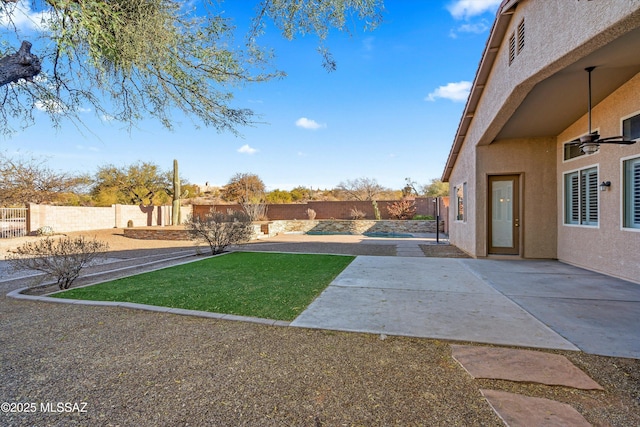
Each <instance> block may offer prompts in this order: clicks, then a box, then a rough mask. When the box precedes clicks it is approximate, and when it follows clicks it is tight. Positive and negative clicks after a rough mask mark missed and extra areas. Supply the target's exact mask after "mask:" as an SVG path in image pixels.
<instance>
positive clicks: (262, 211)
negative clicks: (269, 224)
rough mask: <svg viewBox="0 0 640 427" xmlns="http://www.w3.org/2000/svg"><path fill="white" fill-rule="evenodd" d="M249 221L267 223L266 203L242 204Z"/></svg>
mask: <svg viewBox="0 0 640 427" xmlns="http://www.w3.org/2000/svg"><path fill="white" fill-rule="evenodd" d="M242 208H243V209H244V211H245V213H246V214H247V216H248V217H249V220H250V221H268V220H269V218H268V217H267V205H266V203H242Z"/></svg>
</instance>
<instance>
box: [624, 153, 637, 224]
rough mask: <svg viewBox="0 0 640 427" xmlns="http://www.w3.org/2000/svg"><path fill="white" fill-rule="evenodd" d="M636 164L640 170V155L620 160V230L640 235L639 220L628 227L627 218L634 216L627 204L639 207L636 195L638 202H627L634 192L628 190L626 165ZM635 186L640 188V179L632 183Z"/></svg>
mask: <svg viewBox="0 0 640 427" xmlns="http://www.w3.org/2000/svg"><path fill="white" fill-rule="evenodd" d="M631 164H636V165H637V167H638V168H640V154H634V155H631V156H628V157H623V158H621V159H620V182H621V183H622V185H621V186H620V226H621V227H620V228H621V229H622V230H624V231H631V232H635V233H640V220H639V221H638V222H637V223H636V222H635V221H633V222H632V223H631V224H632V225H629V216H630V215H634V216H635V213H633V214H630V210H631V209H630V206H629V204H630V203H631V202H632V201H633V203H637V204H639V205H640V195H638V197H639V200H638V201H636V200H633V199H631V200H629V193H630V192H631V191H633V194H634V195H636V194H635V193H636V191H634V190H631V189H629V178H630V177H629V176H628V172H627V165H631ZM634 184H635V185H638V186H639V187H640V177H639V178H638V181H637V182H634ZM638 193H640V189H638Z"/></svg>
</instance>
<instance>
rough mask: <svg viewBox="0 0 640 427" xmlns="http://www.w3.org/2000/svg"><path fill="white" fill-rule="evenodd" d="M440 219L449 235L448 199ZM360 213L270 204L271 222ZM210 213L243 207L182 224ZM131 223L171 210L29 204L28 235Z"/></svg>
mask: <svg viewBox="0 0 640 427" xmlns="http://www.w3.org/2000/svg"><path fill="white" fill-rule="evenodd" d="M438 200H439V204H440V219H441V220H443V221H445V223H444V227H443V228H444V232H445V233H447V232H448V231H449V230H448V224H447V222H446V219H447V218H448V209H449V198H448V197H441V198H439V199H438ZM395 202H397V200H379V201H377V204H378V209H379V211H380V217H381V219H389V214H388V212H387V206H389V205H391V204H393V203H395ZM415 205H416V214H417V215H432V216H433V217H434V218H435V216H436V199H435V198H431V197H418V198H416V199H415ZM354 208H356V209H358V210H360V211H362V212H364V213H365V219H367V220H373V219H375V213H374V210H373V205H372V203H371V202H370V201H330V202H327V201H309V202H306V203H289V204H268V205H267V217H268V218H269V220H272V221H273V220H296V219H298V220H301V219H307V209H313V210H314V211H315V212H316V219H317V220H322V219H351V210H352V209H354ZM211 209H215V210H216V211H219V212H226V211H227V210H228V209H234V210H241V209H242V207H241V206H240V205H215V206H214V205H193V206H190V205H186V206H182V207H181V208H180V212H181V218H182V221H185V220H186V219H187V218H188V216H189V215H191V214H192V213H193V214H194V215H204V214H206V213H207V212H209V211H210V210H211ZM129 221H131V222H132V223H133V226H134V227H147V226H148V227H150V226H166V225H170V224H171V206H133V205H112V206H109V207H85V206H51V205H38V204H34V203H30V204H29V211H28V215H27V232H29V233H33V232H35V231H36V230H38V229H39V228H40V227H45V226H48V227H51V228H52V229H53V231H54V232H56V233H64V232H71V231H86V230H101V229H108V228H126V227H127V225H128V223H129Z"/></svg>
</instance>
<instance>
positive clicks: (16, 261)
mask: <svg viewBox="0 0 640 427" xmlns="http://www.w3.org/2000/svg"><path fill="white" fill-rule="evenodd" d="M108 248H109V246H108V245H107V244H106V243H104V242H101V241H99V240H96V239H92V240H87V239H85V238H84V236H80V237H76V238H71V237H65V238H62V239H52V238H49V237H47V238H45V239H42V240H38V241H36V242H27V243H25V244H24V245H22V246H20V247H18V248H17V249H16V250H15V251H14V252H13V253H11V254H9V255H8V256H7V260H8V261H9V264H10V265H11V267H12V268H13V269H14V270H36V271H40V272H42V273H45V277H51V278H53V279H55V280H56V284H57V285H58V287H59V288H60V289H69V287H70V286H71V284H72V283H73V282H74V281H75V280H76V279H77V278H78V276H79V275H80V271H81V270H82V269H83V268H85V267H87V266H88V265H90V264H91V263H92V262H95V260H97V259H99V258H101V257H104V254H105V252H106V251H107V249H108Z"/></svg>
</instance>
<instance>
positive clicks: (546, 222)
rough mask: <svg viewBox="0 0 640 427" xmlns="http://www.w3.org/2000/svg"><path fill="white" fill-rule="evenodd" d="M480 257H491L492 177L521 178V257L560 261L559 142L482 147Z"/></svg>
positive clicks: (479, 166)
mask: <svg viewBox="0 0 640 427" xmlns="http://www.w3.org/2000/svg"><path fill="white" fill-rule="evenodd" d="M477 152H478V158H477V171H478V173H477V175H476V180H477V193H476V200H475V202H476V206H477V209H476V215H477V220H476V234H477V236H478V239H477V246H476V255H477V256H487V255H488V238H487V233H488V231H487V230H488V217H487V214H488V205H487V203H488V197H489V196H488V194H487V193H488V188H487V186H488V180H489V176H490V175H519V176H520V224H521V225H520V248H519V252H520V256H522V257H523V258H552V259H553V258H556V257H557V254H556V244H557V241H556V140H555V138H531V139H513V140H502V141H499V142H495V143H493V144H491V145H487V146H481V147H478V151H477Z"/></svg>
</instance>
